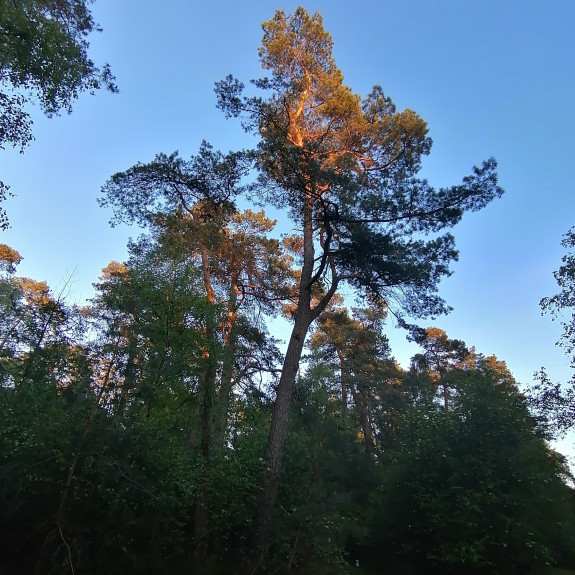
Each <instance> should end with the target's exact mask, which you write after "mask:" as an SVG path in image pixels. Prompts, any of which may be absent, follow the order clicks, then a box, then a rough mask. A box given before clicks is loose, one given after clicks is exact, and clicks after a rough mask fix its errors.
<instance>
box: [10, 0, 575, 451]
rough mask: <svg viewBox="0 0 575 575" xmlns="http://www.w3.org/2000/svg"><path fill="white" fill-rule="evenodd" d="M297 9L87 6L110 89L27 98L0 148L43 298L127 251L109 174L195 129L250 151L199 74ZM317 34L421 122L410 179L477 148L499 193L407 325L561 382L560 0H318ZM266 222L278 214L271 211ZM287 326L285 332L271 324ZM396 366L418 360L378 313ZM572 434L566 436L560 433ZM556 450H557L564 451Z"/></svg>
mask: <svg viewBox="0 0 575 575" xmlns="http://www.w3.org/2000/svg"><path fill="white" fill-rule="evenodd" d="M298 4H299V3H297V2H284V3H283V4H279V0H276V1H274V2H271V1H268V0H250V1H244V2H240V1H238V0H212V1H211V2H198V1H196V0H164V1H163V2H161V3H159V2H151V1H148V0H96V2H95V3H94V4H93V13H94V15H95V18H96V21H97V22H98V23H99V24H100V25H101V26H102V28H103V32H102V33H100V34H95V35H93V36H92V37H91V49H90V54H91V56H92V58H93V60H94V61H95V62H96V63H99V64H101V63H103V62H109V63H110V65H111V67H112V71H113V73H114V74H115V75H116V78H117V83H118V86H119V88H120V93H119V94H115V95H113V94H109V93H104V92H99V93H97V94H96V95H95V96H90V95H88V94H84V95H82V96H81V97H80V99H79V100H78V101H77V102H76V104H75V106H74V111H73V113H72V114H71V115H63V116H60V117H57V118H52V119H47V118H45V117H43V116H42V114H41V112H40V110H39V109H38V108H34V107H32V108H31V113H32V117H33V120H34V126H33V131H34V135H35V137H36V140H35V141H34V142H33V143H32V144H31V145H30V146H29V147H28V148H27V149H26V151H25V153H24V154H22V155H21V154H18V153H17V151H14V150H6V151H4V152H0V179H1V180H2V181H4V182H6V183H8V184H9V185H10V186H11V191H12V192H13V193H14V194H15V197H14V198H12V199H10V200H8V201H7V202H6V203H5V207H6V209H7V211H8V215H9V217H10V221H11V225H12V227H11V229H9V230H8V231H6V232H0V243H6V244H8V245H10V246H11V247H13V248H15V249H16V250H18V251H19V252H20V253H21V254H22V256H23V257H24V260H23V262H22V264H21V266H20V268H19V273H20V274H21V275H25V276H29V277H32V278H34V279H36V280H46V281H47V282H48V284H49V285H50V286H51V287H52V289H53V290H54V291H55V292H56V293H57V292H58V290H59V289H61V288H62V286H64V284H65V283H66V282H67V280H68V279H70V278H71V293H70V297H71V300H72V301H74V302H78V303H81V302H83V301H85V300H86V299H87V298H90V297H91V295H92V294H93V289H92V283H93V282H95V281H97V279H98V276H99V275H100V271H101V269H102V268H103V267H104V266H105V265H107V263H109V262H110V261H111V260H118V261H123V260H125V259H126V257H127V253H126V247H125V246H126V242H127V240H128V238H129V237H130V236H132V237H136V236H137V235H138V234H139V230H138V229H137V228H129V227H127V226H121V227H119V228H115V229H112V228H110V226H109V225H108V221H109V219H110V217H111V213H110V212H109V211H107V210H105V209H103V208H100V207H99V206H98V204H97V198H98V197H99V196H100V195H101V194H100V188H101V186H102V185H103V184H104V183H105V182H106V180H107V179H108V178H109V177H110V176H111V175H112V174H113V173H115V172H118V171H124V170H126V169H128V168H129V167H131V166H132V165H134V164H135V163H136V162H139V161H141V162H148V161H150V160H152V159H153V157H154V156H155V155H156V154H157V153H170V152H172V151H174V150H179V152H180V154H181V155H182V156H184V157H188V156H190V155H191V154H194V153H196V152H197V150H198V147H199V145H200V143H201V141H202V140H204V139H205V140H207V141H209V142H211V143H212V144H213V145H214V146H215V147H216V148H219V149H222V150H223V151H227V150H235V149H240V148H245V147H249V146H251V145H253V140H252V139H251V137H249V136H247V135H246V134H244V133H243V131H242V129H241V127H240V125H239V122H237V121H233V120H226V119H225V118H224V117H223V114H222V113H221V112H220V111H219V110H217V109H216V107H215V104H216V99H215V95H214V91H213V86H214V82H216V81H218V80H221V79H223V78H224V77H225V76H226V75H227V74H230V73H231V74H233V75H234V76H236V77H237V78H239V79H241V80H242V81H244V82H246V83H247V82H248V81H249V80H250V79H252V78H258V77H260V76H262V75H263V73H262V70H261V68H260V65H259V60H258V55H257V49H258V46H259V45H260V43H261V38H262V31H261V23H262V22H263V21H265V20H269V19H270V18H271V17H272V16H273V14H274V12H275V10H276V9H283V10H285V11H286V12H287V13H293V11H294V10H295V8H296V7H297V6H298ZM303 6H304V7H305V8H306V9H307V10H308V12H310V13H313V12H315V11H318V12H320V13H321V14H322V16H323V19H324V26H325V29H326V30H327V31H329V32H330V33H331V35H332V37H333V41H334V55H335V58H336V62H337V64H338V66H339V67H340V68H341V70H342V72H343V74H344V77H345V83H346V84H347V85H349V86H351V88H352V89H353V90H354V92H356V93H359V94H363V95H365V94H367V93H368V92H369V91H370V90H371V87H372V86H373V85H374V84H379V85H381V86H382V87H383V90H384V91H385V93H386V95H388V96H390V97H391V98H392V99H393V101H394V102H395V104H396V105H397V108H398V109H404V108H410V109H412V110H414V111H415V112H417V113H418V114H419V115H420V116H421V117H422V118H423V119H424V120H426V121H427V123H428V127H429V133H430V135H431V137H432V138H433V141H434V145H433V149H432V151H431V155H430V156H429V157H428V158H426V159H425V161H424V165H423V171H422V174H421V175H423V176H424V177H426V178H428V179H429V181H430V183H431V184H432V185H435V186H438V187H439V186H445V185H454V184H458V183H460V182H461V179H462V178H463V177H464V176H465V175H467V174H469V173H470V171H471V168H472V166H473V165H476V164H481V162H482V161H483V160H485V159H487V158H488V157H490V156H494V157H495V158H496V159H497V161H498V163H499V169H498V173H499V183H500V185H501V186H502V187H503V188H504V189H505V191H506V193H505V195H504V196H503V198H502V199H500V200H496V201H494V202H493V203H492V204H490V205H489V206H488V207H487V208H486V209H485V210H482V211H480V212H477V213H474V214H468V215H467V216H466V217H464V220H463V221H462V223H461V224H459V225H458V226H457V227H456V228H454V230H453V233H454V235H455V238H456V241H457V246H458V248H459V251H460V259H459V262H457V263H456V264H454V265H453V267H452V269H453V272H454V273H453V275H452V277H450V278H448V279H446V280H444V281H443V282H442V284H441V287H440V294H441V295H442V296H443V297H444V298H445V299H446V300H447V302H448V303H449V304H450V305H451V306H452V307H453V308H454V310H453V312H452V313H451V314H450V315H449V316H446V317H441V318H436V319H435V320H428V321H423V322H422V325H435V326H437V327H440V328H441V329H444V330H445V331H446V332H447V334H448V336H449V337H451V338H457V339H462V340H464V341H465V342H466V343H467V344H468V345H474V346H475V347H476V349H477V351H479V352H482V353H484V354H486V355H492V354H495V355H496V356H497V357H498V358H499V359H501V360H505V361H506V362H507V365H508V367H509V368H510V370H511V371H512V373H513V374H514V376H515V378H516V379H517V380H518V381H519V382H523V383H527V384H528V383H530V382H531V381H532V375H533V372H535V371H536V370H538V369H539V368H540V367H541V366H545V367H546V368H547V370H548V373H549V375H550V376H551V377H552V378H553V379H554V380H557V381H567V379H569V378H570V377H571V369H570V366H569V359H568V357H566V356H565V355H564V353H563V352H562V350H561V349H558V348H557V347H556V346H555V342H556V341H557V340H558V339H559V337H560V334H561V328H560V325H558V322H555V323H554V322H552V321H551V319H550V318H549V317H547V316H545V317H542V316H541V311H540V308H539V300H540V299H541V298H542V297H544V296H547V295H551V294H553V293H555V292H556V291H557V285H556V283H555V280H554V278H553V271H554V270H556V269H557V268H558V267H559V265H560V263H561V257H562V255H564V250H563V249H562V248H561V245H560V243H561V238H562V235H563V234H564V233H566V232H567V231H568V229H569V228H570V227H571V226H572V225H575V194H574V193H573V191H572V187H573V184H572V175H571V172H572V164H573V160H572V155H573V152H574V151H575V146H574V144H575V108H574V106H573V102H574V101H575V74H574V72H575V69H574V68H575V42H574V41H573V38H572V31H573V25H574V24H575V2H572V0H546V1H545V2H544V1H543V0H540V1H535V0H522V1H521V2H517V1H508V2H501V0H482V1H475V2H461V0H434V1H428V0H385V1H382V0H363V1H362V0H356V1H355V2H353V7H352V3H351V2H349V1H343V0H330V1H323V0H316V1H314V2H307V3H305V4H303ZM272 214H273V217H277V218H278V230H279V231H280V232H290V231H291V229H292V227H293V224H292V223H291V222H290V221H289V220H288V219H287V217H286V216H285V215H284V214H281V213H276V212H272ZM270 330H271V331H272V333H273V332H274V330H278V333H274V335H278V336H280V337H285V333H284V332H285V330H284V329H283V328H282V327H281V326H280V324H277V325H276V326H273V325H272V326H271V328H270ZM388 335H389V337H390V341H391V345H392V350H393V352H394V354H395V356H396V357H397V359H398V360H399V361H400V363H402V364H403V365H405V366H406V365H407V364H408V362H409V357H410V356H411V355H412V354H413V353H417V351H418V349H417V348H416V347H415V346H413V344H409V345H408V344H406V342H405V334H404V333H403V332H401V331H400V330H398V329H396V328H394V327H393V325H392V324H390V326H389V329H388ZM570 444H571V445H572V444H573V439H571V440H570ZM564 445H566V444H564Z"/></svg>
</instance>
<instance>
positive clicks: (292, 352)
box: [257, 190, 315, 550]
mask: <svg viewBox="0 0 575 575" xmlns="http://www.w3.org/2000/svg"><path fill="white" fill-rule="evenodd" d="M313 202H314V200H313V194H312V193H311V190H310V193H308V197H307V198H306V202H305V207H304V214H303V224H304V225H303V266H302V270H301V277H300V284H299V293H298V305H297V311H296V314H295V322H294V327H293V330H292V333H291V337H290V339H289V343H288V348H287V351H286V354H285V357H284V363H283V367H282V374H281V376H280V381H279V384H278V387H277V392H276V401H275V404H274V410H273V415H272V421H271V425H270V432H269V435H268V445H267V453H266V467H267V469H266V473H265V476H264V485H263V490H262V493H261V496H260V499H259V502H258V517H257V523H258V533H257V539H258V541H257V542H258V546H259V548H260V550H265V549H266V548H267V547H268V543H269V537H270V533H271V526H272V520H273V515H274V510H275V503H276V498H277V491H278V486H279V483H280V471H281V463H282V458H283V451H284V445H285V439H286V435H287V428H288V420H289V411H290V406H291V400H292V394H293V390H294V385H295V381H296V377H297V373H298V369H299V362H300V359H301V354H302V351H303V346H304V344H305V338H306V335H307V332H308V329H309V326H310V325H311V322H312V321H313V319H314V312H313V310H312V309H311V288H312V284H311V281H312V277H313V267H314V255H315V252H314V245H313V222H312V213H313Z"/></svg>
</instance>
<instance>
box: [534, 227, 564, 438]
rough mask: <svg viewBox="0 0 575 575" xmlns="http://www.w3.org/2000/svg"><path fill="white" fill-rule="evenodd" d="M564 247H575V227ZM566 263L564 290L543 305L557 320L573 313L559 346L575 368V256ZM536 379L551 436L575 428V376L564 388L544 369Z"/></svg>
mask: <svg viewBox="0 0 575 575" xmlns="http://www.w3.org/2000/svg"><path fill="white" fill-rule="evenodd" d="M562 246H563V247H564V248H565V249H567V250H573V248H575V228H573V229H571V230H570V231H569V232H568V233H567V234H566V235H565V237H564V238H563V242H562ZM562 262H563V265H562V266H561V267H560V268H559V269H558V270H557V271H556V272H555V274H554V275H555V279H556V280H557V283H558V284H559V287H560V288H561V291H560V292H559V293H557V294H555V295H553V296H551V297H545V298H543V299H542V300H541V302H540V304H539V305H540V306H541V309H542V310H543V312H544V313H550V314H551V317H552V319H553V320H556V319H563V318H565V316H566V315H567V314H569V313H571V318H570V319H568V320H567V321H562V322H561V325H562V327H563V334H562V336H561V339H560V341H559V342H558V345H560V346H561V347H563V348H564V349H565V353H567V354H568V355H570V356H571V367H574V368H575V253H574V252H573V251H570V252H568V253H567V254H566V255H565V256H563V258H562ZM535 378H536V379H537V380H538V383H537V384H536V385H535V386H534V387H533V389H532V390H531V391H530V395H531V402H532V404H533V407H534V409H535V411H536V413H538V414H539V416H540V417H541V419H542V420H543V422H544V424H545V426H546V428H547V429H548V431H549V432H550V433H552V434H555V435H562V434H564V433H566V432H567V431H568V430H569V429H572V428H573V425H575V376H573V377H572V378H571V381H570V382H569V383H568V384H567V385H561V384H557V383H553V382H552V381H551V380H550V379H549V377H548V376H547V373H546V372H545V369H544V368H542V369H541V371H540V372H539V373H536V374H535Z"/></svg>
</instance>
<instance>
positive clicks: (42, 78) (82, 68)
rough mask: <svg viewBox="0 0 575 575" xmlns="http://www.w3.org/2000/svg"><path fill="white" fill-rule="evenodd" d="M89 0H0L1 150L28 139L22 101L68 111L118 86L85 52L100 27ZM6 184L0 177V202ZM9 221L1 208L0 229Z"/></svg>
mask: <svg viewBox="0 0 575 575" xmlns="http://www.w3.org/2000/svg"><path fill="white" fill-rule="evenodd" d="M91 1H92V0H0V150H3V149H4V147H5V145H6V144H8V145H10V146H14V147H19V148H20V151H21V152H22V151H24V148H25V147H26V146H27V145H28V144H29V143H30V141H31V140H33V139H34V138H33V135H32V120H31V118H30V115H29V113H28V112H27V110H26V107H27V106H28V104H29V103H30V102H38V103H39V104H40V106H41V108H42V110H43V112H44V113H45V114H46V115H48V116H52V115H54V114H58V113H59V112H60V111H61V110H65V111H66V112H71V110H72V103H73V102H74V100H76V98H78V96H79V95H80V93H82V92H86V91H87V92H90V93H92V94H93V93H94V92H95V91H96V90H99V89H100V88H106V89H107V90H110V91H111V92H117V91H118V88H117V87H116V84H115V83H114V81H115V78H114V76H113V75H112V73H111V71H110V67H109V65H108V64H105V65H104V66H102V67H101V68H99V67H98V66H96V65H95V64H94V62H92V60H91V59H90V58H89V56H88V49H89V43H88V40H87V38H88V36H89V35H90V34H91V33H92V32H94V31H100V29H99V28H98V25H97V24H96V23H95V22H94V19H93V17H92V14H91V12H90V9H89V7H88V5H89V4H90V2H91ZM7 190H8V186H6V185H5V184H3V183H2V182H0V202H2V201H3V200H4V199H5V196H6V193H7ZM7 227H8V219H7V217H6V212H5V210H3V209H2V208H0V229H6V228H7Z"/></svg>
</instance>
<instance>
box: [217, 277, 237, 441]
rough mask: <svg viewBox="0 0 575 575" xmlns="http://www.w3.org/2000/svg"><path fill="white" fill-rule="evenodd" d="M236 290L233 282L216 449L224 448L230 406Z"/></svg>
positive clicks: (223, 363) (221, 383)
mask: <svg viewBox="0 0 575 575" xmlns="http://www.w3.org/2000/svg"><path fill="white" fill-rule="evenodd" d="M237 298H238V294H237V290H236V284H235V282H232V287H231V289H230V299H229V302H228V321H227V326H226V328H227V330H226V331H227V336H226V338H225V343H224V352H223V358H222V377H221V380H220V394H219V399H218V407H217V413H216V423H215V425H214V440H213V442H214V445H215V446H216V449H221V448H223V447H224V446H225V435H226V427H227V423H228V409H229V404H230V394H231V391H232V378H233V371H234V361H235V358H236V348H237V342H238V313H237V309H236V304H237Z"/></svg>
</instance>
